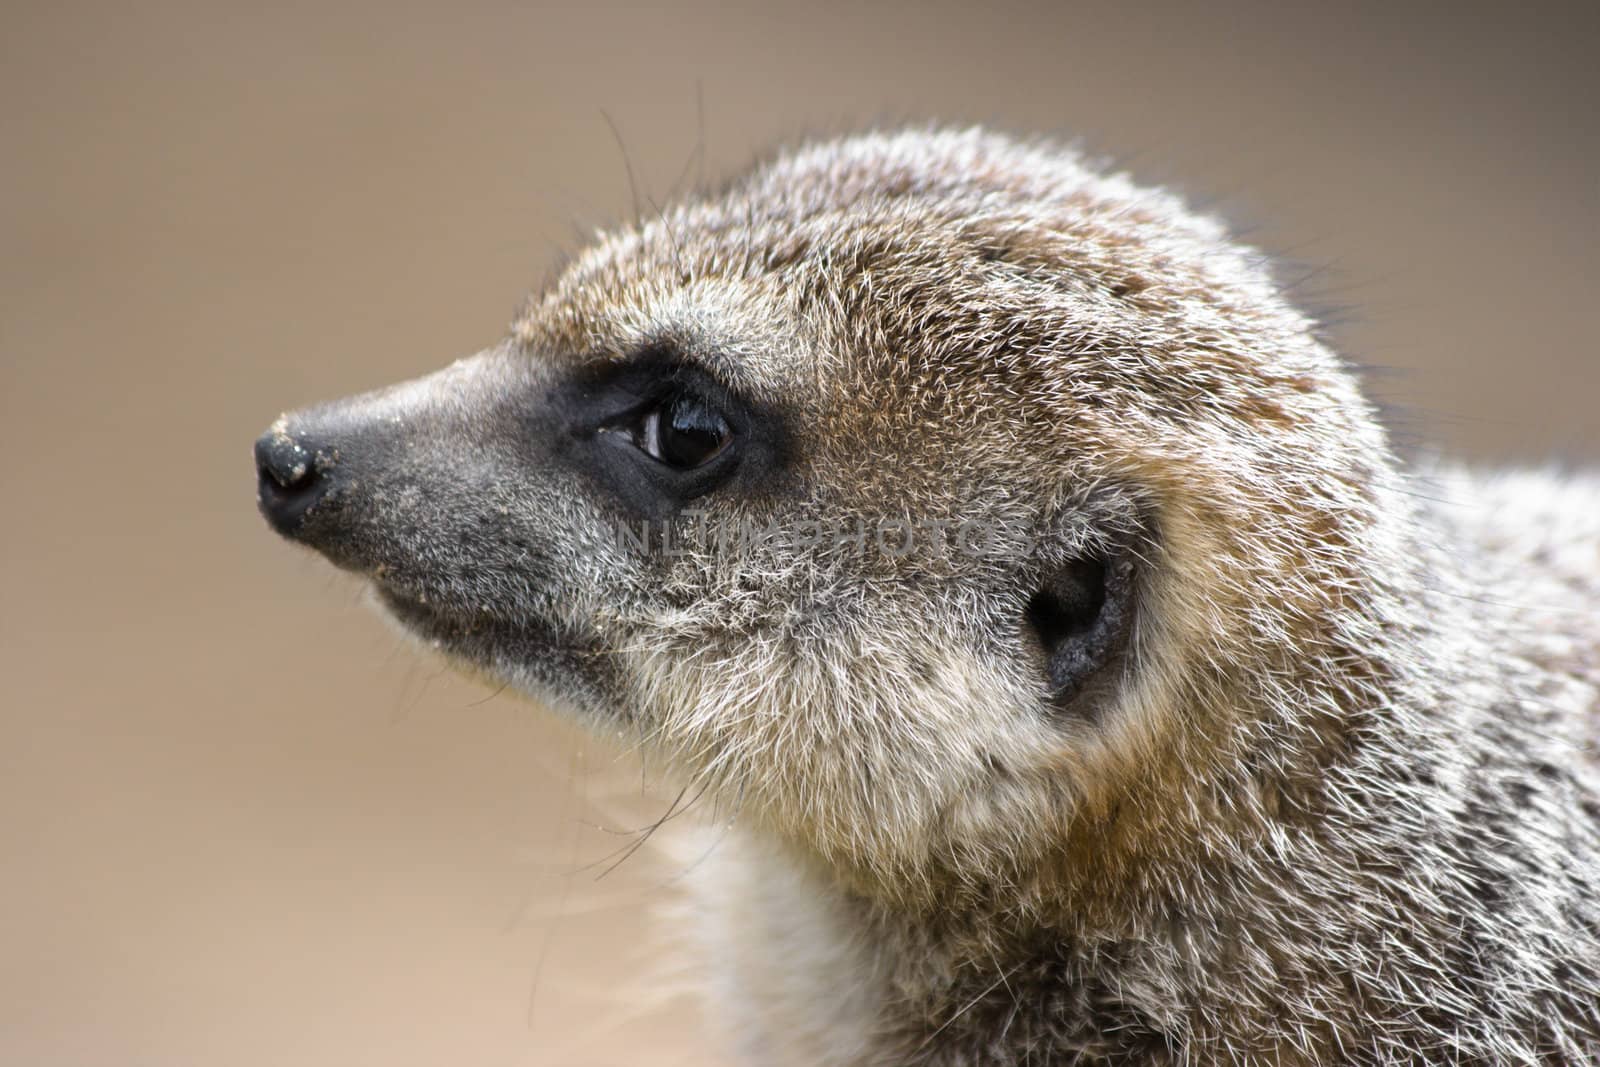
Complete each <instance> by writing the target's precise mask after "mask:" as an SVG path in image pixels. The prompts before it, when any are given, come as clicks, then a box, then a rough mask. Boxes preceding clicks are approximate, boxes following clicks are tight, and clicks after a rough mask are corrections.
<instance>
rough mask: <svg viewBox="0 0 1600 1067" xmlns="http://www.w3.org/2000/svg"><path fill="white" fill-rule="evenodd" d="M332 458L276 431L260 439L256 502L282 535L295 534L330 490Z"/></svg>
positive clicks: (286, 433)
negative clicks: (306, 516) (301, 523)
mask: <svg viewBox="0 0 1600 1067" xmlns="http://www.w3.org/2000/svg"><path fill="white" fill-rule="evenodd" d="M331 466H332V462H331V460H330V458H329V456H328V455H327V454H326V453H325V452H322V451H321V450H319V449H318V448H317V447H316V446H315V445H314V444H312V443H311V442H310V441H307V440H305V439H303V438H297V437H295V436H294V435H292V434H290V433H289V432H288V431H287V430H283V429H279V428H277V427H274V428H272V429H270V430H268V431H267V432H266V433H264V434H262V435H261V436H260V437H259V438H257V439H256V501H257V503H258V504H259V505H260V507H261V514H262V515H264V516H266V519H267V521H268V522H270V523H271V524H272V527H273V529H275V530H277V531H278V532H279V533H282V534H289V533H292V532H294V530H295V529H296V528H298V527H299V525H300V521H301V520H302V519H303V518H304V517H305V514H306V512H308V511H310V510H311V508H312V506H313V505H314V504H316V502H317V501H318V500H320V499H321V498H322V495H323V494H324V493H325V492H327V489H328V482H329V478H328V473H329V469H330V468H331Z"/></svg>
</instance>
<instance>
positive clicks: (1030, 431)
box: [257, 130, 1600, 1067]
mask: <svg viewBox="0 0 1600 1067" xmlns="http://www.w3.org/2000/svg"><path fill="white" fill-rule="evenodd" d="M257 466H258V476H257V477H258V486H259V490H258V491H259V496H260V503H261V508H262V510H263V512H264V513H265V514H266V516H267V518H268V519H269V521H270V522H271V523H272V524H273V525H274V526H275V527H276V528H277V529H278V530H279V531H280V532H282V533H284V534H285V535H286V536H288V537H290V538H291V539H293V540H296V541H298V542H300V543H302V544H305V545H307V546H309V547H311V548H313V549H315V550H317V551H319V552H321V553H322V554H324V555H325V556H327V557H328V558H329V559H331V560H332V561H333V562H335V563H336V564H338V565H340V566H342V567H345V568H348V569H351V570H354V571H356V572H358V573H361V574H364V575H366V576H368V577H369V578H370V579H371V581H372V585H373V588H374V590H375V591H376V593H377V599H378V600H379V602H380V603H381V604H382V606H383V608H384V610H385V611H386V612H387V613H388V614H389V615H390V616H392V617H393V618H394V619H395V620H396V621H398V622H399V624H400V625H402V626H403V627H405V628H406V629H407V630H408V631H410V632H412V633H414V634H415V635H417V636H418V637H419V638H421V639H422V640H423V641H425V642H426V643H428V644H430V645H432V646H433V647H435V648H437V649H439V650H440V651H442V652H443V653H444V654H445V655H447V656H449V657H451V658H453V659H454V660H456V661H457V662H459V663H461V664H463V665H466V666H468V667H470V668H472V669H474V670H477V671H480V672H487V673H489V674H491V675H493V676H494V677H497V678H499V679H501V680H504V681H505V682H507V683H509V684H511V685H513V686H515V687H517V688H518V689H520V690H522V691H524V692H527V693H530V694H532V695H534V696H536V697H538V698H540V699H542V700H544V701H546V702H547V703H549V704H551V705H553V706H555V707H557V708H559V709H562V710H563V711H565V712H566V713H567V714H570V715H573V716H576V717H577V718H578V719H579V720H580V721H582V722H585V723H587V724H589V725H590V726H592V727H594V728H596V729H604V730H605V731H606V732H608V733H616V732H621V733H622V734H623V735H624V736H626V737H633V738H636V739H637V741H638V744H640V745H641V746H644V747H647V748H648V749H649V751H650V754H651V756H652V763H653V764H655V765H660V764H665V765H666V766H668V767H670V768H671V773H672V774H674V775H675V776H677V777H679V778H681V779H683V780H685V782H686V783H687V784H689V785H690V786H691V787H692V788H694V789H696V790H697V795H702V796H704V797H705V798H706V802H705V803H706V806H707V807H709V808H711V809H713V810H715V811H717V812H718V813H719V815H720V816H721V818H720V820H719V821H720V822H721V823H722V824H723V825H726V826H731V827H732V828H733V829H732V830H731V831H730V832H729V833H728V834H726V835H724V836H722V837H720V838H719V839H718V840H719V843H718V844H717V846H716V848H715V849H714V850H713V851H712V853H711V857H712V858H711V859H709V860H707V861H706V862H704V863H701V864H698V865H697V866H696V871H697V877H698V878H699V879H700V880H701V882H702V883H703V885H702V886H701V892H702V893H703V899H704V900H706V901H707V909H706V915H707V917H706V927H707V938H706V940H707V944H708V945H709V946H710V952H711V958H712V965H713V969H714V970H715V973H716V975H717V979H716V984H715V988H716V989H717V990H719V991H720V993H719V999H720V1001H721V1002H722V1006H723V1009H724V1017H725V1018H726V1019H727V1020H728V1024H729V1026H730V1028H731V1031H732V1033H733V1035H734V1039H735V1041H736V1043H737V1044H738V1046H739V1048H740V1049H741V1050H742V1051H743V1052H744V1053H745V1055H746V1058H747V1059H748V1060H749V1062H752V1063H762V1064H806V1065H815V1064H840V1065H843V1064H852V1065H855V1064H859V1065H878V1067H881V1065H887V1064H902V1063H905V1064H948V1065H952V1067H954V1065H979V1064H995V1065H999V1064H1021V1063H1027V1062H1041V1063H1044V1062H1048V1063H1076V1064H1085V1065H1089V1064H1101V1065H1111V1064H1121V1065H1133V1064H1152V1065H1154V1064H1179V1063H1184V1064H1212V1063H1215V1064H1241V1065H1242V1064H1256V1063H1274V1064H1281V1065H1306V1064H1363V1065H1365V1064H1371V1065H1376V1064H1396V1065H1398V1064H1423V1063H1452V1064H1461V1065H1465V1064H1473V1065H1485V1067H1486V1065H1488V1064H1504V1063H1526V1064H1539V1065H1549V1067H1554V1065H1577V1064H1579V1063H1591V1062H1595V1061H1596V1060H1597V1058H1600V905H1597V903H1596V901H1597V900H1600V785H1597V783H1596V778H1595V769H1594V756H1593V751H1594V748H1593V746H1594V743H1595V742H1594V722H1595V719H1596V715H1597V711H1600V700H1597V697H1596V686H1597V684H1600V651H1597V650H1600V636H1597V635H1600V627H1596V626H1595V624H1594V619H1595V609H1596V604H1597V603H1600V564H1597V561H1596V557H1595V553H1594V551H1593V545H1594V544H1595V543H1597V542H1600V519H1597V518H1596V517H1597V516H1600V487H1597V485H1596V483H1595V481H1594V480H1593V479H1583V478H1574V479H1569V480H1566V481H1558V480H1556V479H1552V478H1544V477H1534V476H1526V477H1523V478H1520V479H1517V478H1508V479H1487V478H1482V477H1478V476H1474V475H1470V474H1466V473H1463V472H1459V471H1455V470H1453V469H1448V468H1443V469H1439V470H1435V471H1431V472H1429V473H1428V475H1427V477H1429V478H1430V479H1431V480H1432V483H1435V487H1433V488H1430V489H1429V490H1428V491H1427V492H1418V491H1416V490H1415V489H1414V488H1413V487H1412V486H1411V485H1410V484H1409V482H1410V480H1411V479H1412V478H1414V477H1415V476H1416V475H1415V474H1414V472H1413V470H1412V469H1411V468H1410V467H1408V466H1406V465H1404V464H1402V463H1400V462H1399V461H1398V460H1397V459H1396V458H1395V457H1394V455H1393V454H1392V453H1391V451H1390V449H1389V446H1388V443H1387V440H1386V437H1385V435H1384V432H1383V430H1382V428H1381V427H1380V425H1379V424H1378V422H1377V420H1376V418H1375V417H1374V413H1373V410H1372V407H1371V406H1370V405H1369V404H1368V402H1367V401H1366V399H1365V398H1364V397H1363V396H1362V394H1361V392H1360V390H1359V388H1358V387H1357V383H1356V381H1355V379H1354V377H1353V376H1352V375H1351V374H1350V372H1349V371H1348V370H1347V369H1346V368H1345V367H1344V365H1343V364H1342V363H1341V362H1340V361H1339V359H1338V358H1336V357H1335V355H1334V354H1333V353H1332V352H1331V351H1330V350H1329V348H1328V347H1327V346H1326V345H1325V344H1324V343H1323V341H1322V340H1321V338H1320V337H1319V335H1318V332H1317V330H1316V328H1315V327H1314V324H1313V323H1311V322H1310V321H1309V320H1308V319H1307V318H1305V317H1304V316H1303V315H1301V314H1300V313H1299V312H1298V311H1296V310H1295V309H1294V308H1293V307H1291V306H1290V304H1289V303H1288V301H1287V300H1286V299H1285V298H1284V296H1283V294H1282V293H1281V292H1280V290H1279V289H1278V287H1277V286H1276V285H1275V284H1274V282H1273V279H1272V277H1271V276H1270V274H1269V273H1268V271H1267V270H1266V268H1265V266H1264V265H1263V263H1262V261H1261V257H1259V256H1258V255H1256V254H1255V253H1253V252H1252V251H1250V250H1249V249H1246V248H1243V247H1241V246H1239V245H1238V244H1236V243H1234V242H1233V241H1232V240H1231V239H1230V238H1229V237H1228V235H1227V233H1226V232H1225V231H1224V230H1223V228H1222V227H1221V226H1220V225H1218V224H1217V223H1216V222H1214V221H1213V220H1210V219H1207V218H1204V217H1200V216H1197V215H1195V214H1193V213H1192V212H1190V211H1189V210H1188V209H1187V208H1186V207H1185V206H1184V205H1183V204H1182V203H1181V202H1180V201H1179V200H1177V199H1176V198H1175V197H1173V196H1171V195H1168V194H1166V193H1163V192H1160V191H1157V190H1152V189H1147V188H1142V187H1140V186H1138V185H1136V184H1134V183H1133V182H1132V181H1130V180H1129V179H1127V178H1126V177H1124V176H1121V175H1117V174H1107V173H1102V172H1100V171H1098V170H1096V169H1095V168H1093V167H1091V166H1089V165H1088V164H1086V163H1085V162H1084V161H1083V160H1082V159H1081V158H1079V157H1078V156H1077V155H1075V154H1074V153H1072V152H1070V151H1066V150H1064V149H1060V148H1057V147H1053V146H1048V145H1030V144H1023V143H1018V142H1016V141H1012V140H1009V139H1006V138H1003V137H998V136H995V135H992V134H988V133H984V132H982V131H977V130H969V131H940V132H916V131H913V132H906V133H900V134H891V135H870V136H864V137H858V138H850V139H846V140H842V141H837V142H828V143H824V144H820V145H815V146H812V147H809V148H805V149H802V150H799V151H796V152H792V153H788V154H785V155H783V156H781V157H779V158H777V159H775V160H773V161H772V162H770V163H768V164H765V165H763V166H761V167H759V168H757V169H756V170H755V171H753V172H752V173H751V174H749V175H747V176H745V177H744V178H742V179H740V180H738V181H736V182H734V183H732V184H731V185H729V186H728V187H727V188H725V189H723V190H722V191H720V192H717V193H714V194H706V195H703V196H699V197H695V198H692V199H690V200H689V201H687V202H685V203H683V204H680V205H677V206H674V207H670V208H668V209H667V210H665V211H663V212H661V213H660V214H659V216H657V217H654V218H651V219H649V220H644V221H641V222H639V223H637V224H636V225H633V226H630V227H626V228H623V229H622V230H620V231H619V232H617V233H615V234H613V235H610V236H607V237H604V238H602V239H601V240H600V241H599V242H598V243H597V244H596V245H595V246H594V247H593V248H591V249H589V250H588V251H586V252H584V253H583V254H582V255H580V256H579V257H578V258H577V259H576V260H575V261H574V262H573V263H572V264H571V265H570V266H569V267H568V268H567V269H566V270H565V271H564V272H563V273H562V275H561V276H560V277H559V279H558V280H557V281H556V282H555V283H554V284H553V285H552V286H550V287H549V288H548V289H547V290H546V291H545V292H543V293H541V294H539V295H538V296H536V297H535V298H533V299H532V300H531V301H530V302H529V303H528V305H527V307H526V309H525V310H524V311H523V313H522V314H521V315H520V316H519V317H518V319H517V321H516V323H515V324H514V326H513V328H512V331H511V334H510V336H509V337H508V338H507V339H506V340H504V341H503V342H502V343H500V344H498V345H496V346H494V347H492V348H490V349H488V350H486V351H484V352H482V353H480V354H478V355H476V356H473V357H471V358H469V359H466V360H462V361H461V362H459V363H457V364H455V365H453V366H451V367H449V368H447V369H445V370H443V371H440V372H439V373H437V374H435V375H432V376H430V377H428V378H424V379H421V380H419V381H417V382H412V383H408V384H404V385H400V386H396V387H393V388H390V389H386V390H383V391H380V392H377V393H372V394H368V395H365V396H361V397H355V398H352V399H350V400H346V401H341V402H337V403H334V404H330V405H326V406H324V407H320V408H315V409H311V410H309V411H305V412H299V413H294V414H291V415H288V416H286V417H285V418H284V419H282V420H280V422H279V423H278V424H276V425H275V426H274V428H273V429H272V430H270V431H269V432H268V434H267V435H266V436H265V437H263V438H262V440H261V441H260V442H259V443H258V445H257ZM1441 485H1442V486H1443V488H1442V489H1440V488H1438V487H1437V486H1441ZM1441 495H1442V496H1445V497H1451V496H1454V497H1455V498H1456V504H1455V505H1441V504H1435V503H1433V501H1434V500H1436V499H1437V498H1439V497H1440V496H1441ZM1462 505H1464V506H1462ZM1513 579H1514V580H1515V585H1516V588H1518V589H1519V590H1522V591H1524V594H1525V595H1523V596H1522V597H1521V598H1520V599H1519V600H1517V601H1516V602H1515V603H1512V604H1508V603H1506V601H1505V599H1504V598H1503V597H1502V596H1501V594H1500V590H1501V589H1502V588H1504V587H1505V585H1503V584H1499V583H1505V584H1510V583H1511V581H1512V580H1513Z"/></svg>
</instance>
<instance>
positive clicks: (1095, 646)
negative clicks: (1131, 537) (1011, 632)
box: [1026, 556, 1133, 709]
mask: <svg viewBox="0 0 1600 1067" xmlns="http://www.w3.org/2000/svg"><path fill="white" fill-rule="evenodd" d="M1132 601H1133V565H1132V560H1131V559H1128V558H1124V557H1121V556H1112V557H1110V558H1106V557H1101V556H1085V557H1082V558H1079V559H1074V560H1070V561H1068V562H1067V563H1065V564H1063V565H1061V566H1059V567H1057V568H1055V569H1054V570H1053V571H1051V572H1050V573H1048V574H1046V575H1045V576H1044V580H1043V581H1042V582H1041V583H1040V585H1039V588H1038V589H1037V590H1036V591H1035V592H1034V594H1033V596H1032V598H1031V599H1029V601H1028V608H1027V615H1026V617H1027V622H1028V625H1029V627H1030V628H1031V629H1032V630H1033V633H1034V635H1035V636H1036V637H1037V638H1038V640H1039V644H1040V646H1041V647H1042V648H1043V650H1044V663H1045V677H1046V680H1047V682H1048V683H1049V689H1050V700H1051V703H1052V704H1054V705H1055V706H1056V707H1057V708H1061V709H1065V708H1066V707H1068V706H1069V705H1070V704H1072V702H1073V701H1074V700H1075V699H1076V698H1077V697H1078V696H1079V695H1080V694H1082V692H1083V690H1084V688H1085V687H1086V686H1087V685H1088V683H1089V682H1090V681H1091V680H1092V679H1093V678H1094V677H1095V676H1096V675H1098V674H1099V673H1100V672H1101V671H1102V669H1103V668H1104V667H1105V666H1106V665H1107V664H1108V663H1110V662H1111V661H1112V660H1114V659H1116V658H1117V657H1118V656H1119V655H1120V653H1121V652H1122V650H1123V648H1124V646H1125V645H1126V644H1127V636H1128V630H1129V629H1130V625H1131V623H1132V618H1133V603H1132Z"/></svg>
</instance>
